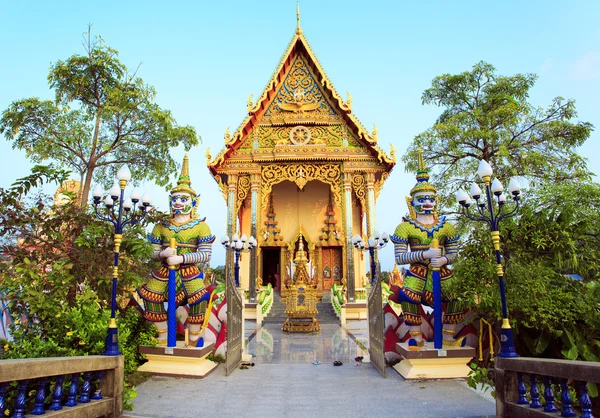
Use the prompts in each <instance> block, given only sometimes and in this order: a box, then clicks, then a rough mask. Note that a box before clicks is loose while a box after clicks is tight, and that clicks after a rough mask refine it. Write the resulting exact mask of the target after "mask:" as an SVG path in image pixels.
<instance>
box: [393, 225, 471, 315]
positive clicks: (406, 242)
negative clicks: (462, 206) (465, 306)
mask: <svg viewBox="0 0 600 418" xmlns="http://www.w3.org/2000/svg"><path fill="white" fill-rule="evenodd" d="M434 238H435V239H437V240H438V242H439V246H440V248H442V249H443V256H444V257H447V259H448V262H449V264H450V263H452V261H454V260H455V259H456V255H457V251H458V242H459V236H458V235H457V233H456V230H455V228H454V226H452V224H450V223H449V222H446V217H445V216H442V217H441V218H439V219H438V220H437V222H436V223H435V224H434V225H423V224H421V223H419V222H418V221H416V220H413V219H403V222H402V223H401V224H400V225H398V227H397V228H396V230H395V232H394V235H392V236H391V237H390V240H391V241H392V242H393V243H394V255H395V259H396V263H397V264H410V268H409V270H408V271H407V272H406V277H405V278H404V285H403V287H402V289H401V290H400V291H399V293H398V302H400V303H401V305H402V311H403V312H404V319H405V321H406V323H407V325H420V324H421V316H420V309H419V305H420V304H424V305H428V306H431V307H433V282H432V269H431V268H429V263H430V260H428V259H425V258H424V257H423V252H424V251H426V250H427V249H429V247H430V246H431V241H432V240H433V239H434ZM409 246H410V252H408V247H409ZM440 278H441V283H442V302H443V304H444V312H445V313H444V320H443V322H444V323H445V324H456V323H459V322H462V321H463V319H464V318H463V317H464V312H463V310H462V309H461V307H460V306H459V304H458V302H456V301H454V300H451V299H450V298H448V296H447V295H448V287H449V285H450V283H451V279H452V270H451V269H449V268H447V267H446V266H443V267H442V268H441V269H440Z"/></svg>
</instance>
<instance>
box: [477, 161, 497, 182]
mask: <svg viewBox="0 0 600 418" xmlns="http://www.w3.org/2000/svg"><path fill="white" fill-rule="evenodd" d="M492 174H494V170H492V166H491V165H490V164H489V163H488V162H487V161H486V160H481V161H480V162H479V167H478V168H477V175H478V176H479V177H481V178H482V179H484V178H485V177H492Z"/></svg>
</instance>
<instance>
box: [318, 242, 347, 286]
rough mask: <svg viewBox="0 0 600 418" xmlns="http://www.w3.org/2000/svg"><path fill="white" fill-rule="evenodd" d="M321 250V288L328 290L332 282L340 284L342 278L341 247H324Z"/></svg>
mask: <svg viewBox="0 0 600 418" xmlns="http://www.w3.org/2000/svg"><path fill="white" fill-rule="evenodd" d="M322 251H323V262H322V263H321V277H322V282H323V290H329V289H331V286H332V285H333V284H334V283H335V284H340V283H341V280H342V275H343V271H342V248H341V247H324V248H323V250H322Z"/></svg>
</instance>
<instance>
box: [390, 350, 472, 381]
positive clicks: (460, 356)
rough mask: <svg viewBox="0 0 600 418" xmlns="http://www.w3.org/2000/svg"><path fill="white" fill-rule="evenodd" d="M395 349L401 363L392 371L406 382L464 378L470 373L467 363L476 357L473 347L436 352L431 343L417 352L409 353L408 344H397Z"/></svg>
mask: <svg viewBox="0 0 600 418" xmlns="http://www.w3.org/2000/svg"><path fill="white" fill-rule="evenodd" d="M396 347H397V351H398V352H399V353H400V355H401V356H402V361H401V362H400V363H398V364H396V365H395V366H394V369H395V370H396V371H397V372H398V373H400V375H401V376H402V377H403V378H405V379H407V380H427V379H456V378H466V377H467V375H468V374H469V372H470V371H471V369H470V368H469V366H468V363H469V362H470V361H471V359H472V358H473V357H475V355H476V352H475V349H474V348H473V347H451V348H450V347H448V348H443V349H442V350H436V349H435V348H433V342H429V343H426V344H425V346H424V347H422V348H420V349H419V350H418V351H410V350H409V349H408V343H398V344H397V345H396Z"/></svg>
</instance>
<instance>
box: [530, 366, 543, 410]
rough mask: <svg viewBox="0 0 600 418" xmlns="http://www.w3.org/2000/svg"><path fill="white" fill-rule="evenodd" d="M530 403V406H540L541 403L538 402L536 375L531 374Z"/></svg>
mask: <svg viewBox="0 0 600 418" xmlns="http://www.w3.org/2000/svg"><path fill="white" fill-rule="evenodd" d="M530 393H531V403H530V404H529V407H530V408H541V407H542V404H541V403H540V390H539V389H538V385H537V376H536V375H534V374H532V375H531V392H530Z"/></svg>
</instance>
